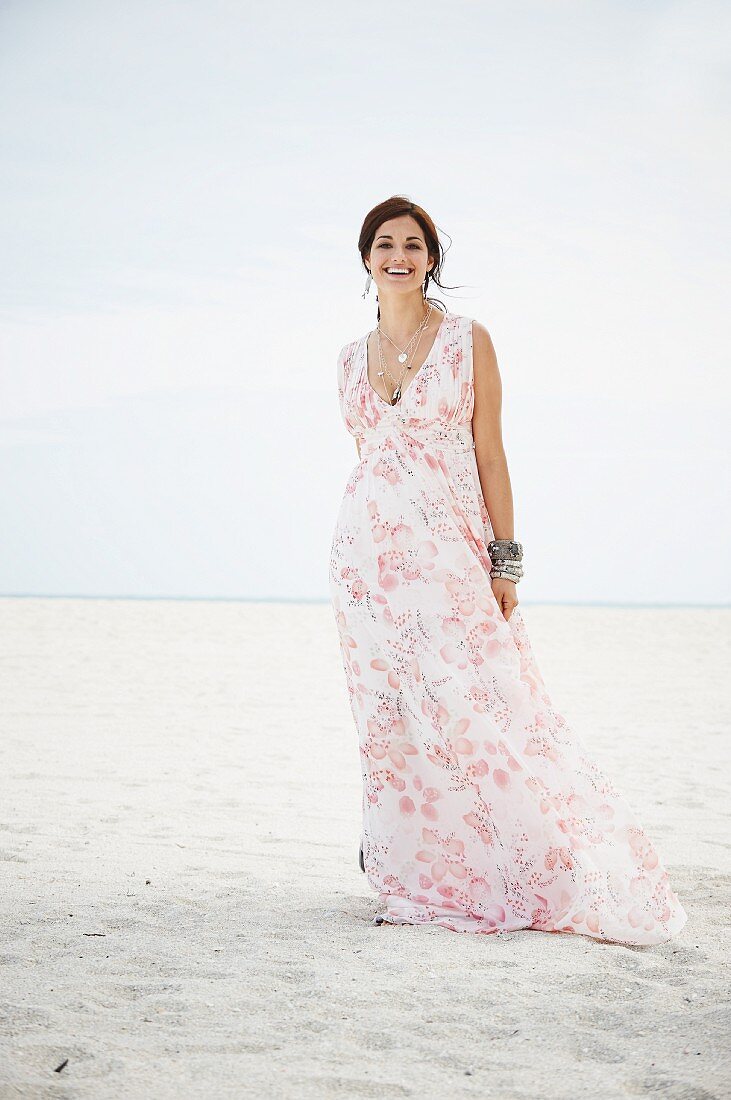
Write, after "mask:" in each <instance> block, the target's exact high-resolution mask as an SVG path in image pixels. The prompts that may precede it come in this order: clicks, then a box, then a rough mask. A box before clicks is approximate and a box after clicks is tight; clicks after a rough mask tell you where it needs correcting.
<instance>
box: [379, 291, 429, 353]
mask: <svg viewBox="0 0 731 1100" xmlns="http://www.w3.org/2000/svg"><path fill="white" fill-rule="evenodd" d="M431 308H433V307H432V306H431V303H430V309H431ZM426 317H427V318H428V317H429V313H427V314H426ZM423 329H424V317H422V319H421V321H420V322H419V326H418V328H417V329H416V331H415V332H414V335H413V336H412V337H411V339H410V340H409V341H408V343H407V344H406V347H405V348H400V347H399V346H398V344H397V343H396V341H395V340H392V339H391V337H390V336H389V335H388V333H387V332H383V330H382V328H381V326H380V325H379V326H378V331H379V332H380V333H382V335H383V336H385V337H386V339H387V340H388V341H389V343H391V344H393V346H394V347H395V348H396V351H397V352H398V361H399V363H405V362H406V360H407V359H408V357H409V356H408V350H409V348H410V347H411V345H412V344H413V343H414V341H415V340H418V339H420V338H421V333H422V332H423Z"/></svg>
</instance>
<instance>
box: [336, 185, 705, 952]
mask: <svg viewBox="0 0 731 1100" xmlns="http://www.w3.org/2000/svg"><path fill="white" fill-rule="evenodd" d="M358 247H359V251H360V254H361V258H362V260H363V264H364V266H365V267H366V269H367V271H368V278H367V282H366V292H367V291H368V289H369V287H370V283H371V280H373V281H375V284H376V287H377V290H378V303H379V309H378V313H377V320H378V325H377V328H376V329H374V330H373V331H372V332H370V333H369V334H366V335H364V336H362V337H361V338H360V339H358V340H355V341H353V342H352V343H349V344H346V345H345V346H344V347H343V348H342V349H341V351H340V354H339V356H338V364H337V366H338V375H337V378H338V391H339V399H340V406H341V411H342V415H343V419H344V421H345V425H346V427H347V430H348V431H349V432H350V433H351V435H353V436H354V437H355V439H356V445H357V449H358V459H359V461H358V463H357V465H356V466H355V467H354V469H353V471H352V473H351V474H350V477H349V479H348V482H347V485H346V487H345V493H344V496H343V501H342V504H341V507H340V511H339V514H338V518H337V522H336V527H335V532H334V536H333V541H332V552H331V561H330V587H331V594H332V602H333V609H334V612H335V620H336V623H337V627H338V631H339V636H340V643H341V651H342V657H343V666H344V669H345V677H346V683H347V687H348V691H349V695H350V702H351V707H352V711H353V717H354V719H355V724H356V728H357V732H358V737H359V744H360V755H361V761H362V774H363V843H362V848H361V860H362V863H361V866H363V867H364V870H365V871H366V872H367V876H368V881H369V883H370V884H371V886H372V887H373V888H374V889H376V890H377V891H378V893H379V902H380V905H381V907H382V909H383V912H382V913H380V914H378V915H377V916H375V917H374V923H376V924H382V923H384V922H387V923H394V924H404V923H406V924H421V923H432V924H438V925H442V926H443V927H445V928H449V929H451V930H452V931H464V932H483V933H498V934H499V933H501V932H508V931H515V930H517V929H522V928H535V929H542V930H543V931H548V932H573V933H579V934H582V935H586V936H590V937H594V938H597V939H603V940H611V941H614V942H619V943H626V944H656V943H663V942H665V941H667V940H669V939H671V938H672V937H673V936H674V935H675V934H676V933H677V932H678V931H679V930H680V929H681V928H682V927H683V925H684V923H685V921H686V919H687V917H686V914H685V911H684V909H683V907H682V906H681V904H680V902H679V901H678V898H677V897H676V895H675V894H674V893H673V891H672V889H671V887H670V884H669V881H668V875H667V872H666V871H665V869H664V868H663V866H662V865H661V863H660V860H659V858H658V854H657V852H656V850H655V848H654V846H653V844H652V842H651V840H650V839H649V837H648V836H647V835H646V833H645V832H644V830H643V829H642V827H641V826H640V824H639V823H638V822H637V820H636V819H635V817H634V816H633V812H632V810H631V809H630V807H629V806H628V804H627V803H626V802H625V801H624V800H623V798H622V797H621V795H620V794H619V793H618V792H617V791H616V790H615V788H614V787H613V786H612V784H611V783H610V781H609V779H608V778H607V777H606V776H605V775H603V774H602V772H601V771H600V770H599V768H598V767H597V765H596V764H595V763H594V762H593V761H592V760H591V759H590V758H589V756H588V755H587V753H586V751H585V749H584V747H583V745H582V744H581V743H580V742H579V741H578V740H577V738H576V737H575V736H574V735H573V734H572V732H571V731H570V729H569V728H568V727H567V724H566V722H565V720H564V718H563V717H562V715H561V714H559V713H558V712H557V711H556V710H555V709H554V708H553V706H552V704H551V701H550V699H549V697H548V694H547V692H546V687H545V684H544V682H543V679H542V677H541V674H540V672H539V670H538V667H537V665H536V661H535V659H534V657H533V653H532V651H531V647H530V644H529V640H528V636H527V633H526V629H525V626H524V624H523V621H522V618H521V615H520V611H519V610H518V608H517V603H518V600H517V596H516V589H517V585H518V583H519V581H520V577H521V574H522V564H521V561H522V556H523V555H522V546H521V544H520V543H519V542H516V541H515V539H514V531H513V500H512V492H511V485H510V478H509V474H508V467H507V462H506V458H505V452H504V450H503V444H502V438H501V425H500V407H501V379H500V374H499V371H498V366H497V362H496V359H495V353H494V350H493V346H492V342H491V340H490V336H489V334H488V332H487V330H486V329H485V328H484V327H483V326H482V325H481V324H479V323H478V322H476V321H472V320H471V319H470V318H469V317H463V316H461V315H459V314H455V313H451V312H449V311H446V310H445V311H442V310H439V309H437V308H435V306H434V303H433V301H432V300H431V299H428V298H427V297H426V289H427V287H428V284H429V281H430V280H431V281H433V282H435V283H436V284H437V285H441V283H439V275H440V270H441V265H442V262H443V254H442V251H441V245H440V242H439V240H438V237H437V232H436V229H435V227H434V224H433V222H432V220H431V218H430V217H429V216H428V215H427V214H426V213H425V211H424V210H423V209H422V208H421V207H419V206H416V205H414V204H413V203H411V202H409V201H408V200H407V199H405V198H404V197H403V196H399V195H396V196H393V197H392V198H390V199H388V200H387V201H386V202H383V203H381V204H380V205H379V206H377V207H375V209H373V210H372V211H371V212H370V213H369V214H368V216H367V217H366V219H365V222H364V224H363V228H362V231H361V236H360V241H359V244H358ZM364 296H365V295H364Z"/></svg>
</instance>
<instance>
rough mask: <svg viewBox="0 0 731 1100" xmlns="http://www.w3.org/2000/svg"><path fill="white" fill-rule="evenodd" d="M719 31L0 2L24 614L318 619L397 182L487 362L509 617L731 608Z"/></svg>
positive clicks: (485, 12)
mask: <svg viewBox="0 0 731 1100" xmlns="http://www.w3.org/2000/svg"><path fill="white" fill-rule="evenodd" d="M730 31H731V15H730V10H729V7H728V5H724V4H720V3H718V4H716V3H703V2H700V3H674V4H673V3H659V2H658V3H652V2H650V3H646V4H643V5H638V4H626V3H591V2H588V3H587V2H573V0H565V2H561V0H550V2H548V0H547V2H545V3H518V4H511V5H507V4H503V3H500V4H493V3H484V2H481V0H480V2H474V3H471V2H464V0H461V2H460V0H457V2H452V3H449V4H445V3H443V2H440V3H432V2H430V0H427V2H421V3H418V4H417V3H399V2H397V0H396V2H394V0H391V2H389V3H382V2H375V3H370V4H369V5H367V6H363V5H362V4H343V3H334V2H332V3H310V4H307V5H300V4H282V5H277V6H275V5H266V6H265V5H258V4H257V5H254V4H247V3H233V2H225V0H206V2H205V3H204V2H203V0H200V2H188V3H162V2H159V0H145V2H141V0H136V2H131V3H106V2H104V0H101V2H99V0H96V2H93V3H92V2H87V3H79V2H75V0H69V2H64V0H54V2H52V3H51V2H48V3H43V2H35V0H23V2H10V3H0V134H1V137H2V150H3V172H2V177H1V179H0V231H1V232H2V242H3V249H2V251H3V261H4V262H3V263H2V265H1V270H0V279H1V280H2V286H1V287H0V290H1V293H0V355H1V360H0V362H1V366H0V370H1V372H2V377H1V379H0V382H1V386H0V395H1V398H2V406H1V407H0V456H1V458H2V462H1V463H0V522H2V531H3V537H2V540H0V593H2V594H6V595H10V594H48V595H132V596H210V597H248V598H262V599H264V598H287V599H297V598H303V599H327V597H328V588H327V573H328V564H329V548H330V540H331V537H332V530H333V527H334V523H335V518H336V515H337V510H338V507H339V503H340V498H341V496H342V492H343V489H344V487H345V483H346V481H347V478H348V475H349V473H350V471H351V469H352V467H353V465H354V463H355V461H356V452H355V445H354V443H353V441H352V439H351V438H350V436H348V434H347V432H346V430H345V427H344V425H343V423H342V421H341V419H340V414H339V410H338V406H337V395H336V388H335V363H336V356H337V353H338V351H339V350H340V348H341V347H342V345H343V344H344V343H346V342H347V341H349V340H352V339H355V338H356V337H357V336H360V335H362V334H364V333H365V332H367V331H368V330H369V329H371V328H373V327H374V325H375V323H376V317H375V309H376V303H375V297H374V294H373V290H372V291H371V295H370V297H369V299H367V300H366V301H365V302H364V301H363V299H362V298H361V293H362V291H363V287H364V282H365V273H364V272H363V270H362V267H361V264H360V259H359V256H358V253H357V247H356V245H357V238H358V233H359V230H360V226H361V223H362V221H363V218H364V217H365V215H366V213H367V212H368V210H370V208H371V207H373V206H374V205H375V204H376V203H378V202H381V201H382V200H383V199H384V198H386V197H388V196H389V195H391V194H393V193H400V194H406V195H407V196H408V197H409V198H411V199H412V200H413V201H415V202H417V203H419V204H420V205H422V206H424V207H425V208H426V209H427V210H428V211H429V212H430V213H431V215H432V217H433V218H434V220H435V222H436V224H437V226H438V228H439V230H440V232H441V235H442V239H443V241H444V243H445V245H449V246H450V247H449V250H448V254H447V260H446V264H445V268H444V281H445V282H446V283H448V284H451V285H454V286H457V287H458V289H456V290H454V291H452V292H448V293H444V292H441V293H440V292H439V291H438V289H436V288H432V291H431V292H432V293H433V294H435V295H436V296H437V297H439V298H440V299H441V300H442V301H443V302H444V303H445V304H446V306H447V308H448V309H450V310H451V311H452V312H455V313H462V314H466V315H468V316H470V317H474V318H476V319H477V320H479V321H481V322H482V323H483V324H484V325H485V326H486V327H487V328H488V330H489V331H490V333H491V335H492V339H493V343H494V345H495V348H496V351H497V356H498V363H499V365H500V370H501V374H502V379H503V396H504V406H503V427H504V440H505V447H506V452H507V456H508V462H509V467H510V472H511V480H512V485H513V493H514V501H515V520H516V522H515V536H516V538H518V539H520V540H521V541H522V542H523V544H524V547H525V576H524V578H523V580H522V581H521V585H520V597H521V600H523V601H525V602H526V603H529V602H531V601H536V602H537V601H543V600H561V601H570V602H602V603H604V602H612V603H620V604H622V603H640V604H642V603H689V604H718V603H727V602H728V601H729V598H730V589H731V584H730V583H729V568H728V561H729V556H730V555H729V549H730V543H731V539H730V538H729V516H728V505H727V503H726V501H727V499H728V498H729V483H728V468H729V465H728V448H727V436H728V427H729V409H730V406H731V387H730V385H729V368H730V366H731V364H730V363H729V347H731V332H730V331H729V330H730V328H731V326H730V325H729V321H728V312H729V311H728V308H727V303H728V298H729V267H730V262H729V227H730V222H731V217H730V215H729V205H728V195H729V193H730V184H731V172H730V171H729V167H730V165H731V149H730V143H729V137H730V134H731V130H730V127H729V120H730V115H731V111H730V101H731V58H730V55H729V46H728V43H729V41H731V36H730V34H729V32H730ZM450 240H451V244H450Z"/></svg>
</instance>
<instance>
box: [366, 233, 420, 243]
mask: <svg viewBox="0 0 731 1100" xmlns="http://www.w3.org/2000/svg"><path fill="white" fill-rule="evenodd" d="M381 237H382V238H383V239H384V241H392V240H393V237H392V236H391V234H390V233H381V235H380V236H379V237H376V240H377V241H380V240H381ZM406 240H407V241H420V240H421V237H407V238H406Z"/></svg>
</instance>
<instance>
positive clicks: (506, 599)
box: [492, 577, 518, 619]
mask: <svg viewBox="0 0 731 1100" xmlns="http://www.w3.org/2000/svg"><path fill="white" fill-rule="evenodd" d="M517 587H518V586H517V584H516V583H515V581H506V580H505V577H495V578H494V579H493V580H492V591H493V593H494V595H495V599H496V600H497V605H498V607H499V608H500V611H501V612H502V615H503V618H504V619H509V618H510V616H511V614H512V612H513V608H515V607H517V606H518V595H517V593H516V591H515V590H516V588H517Z"/></svg>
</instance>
